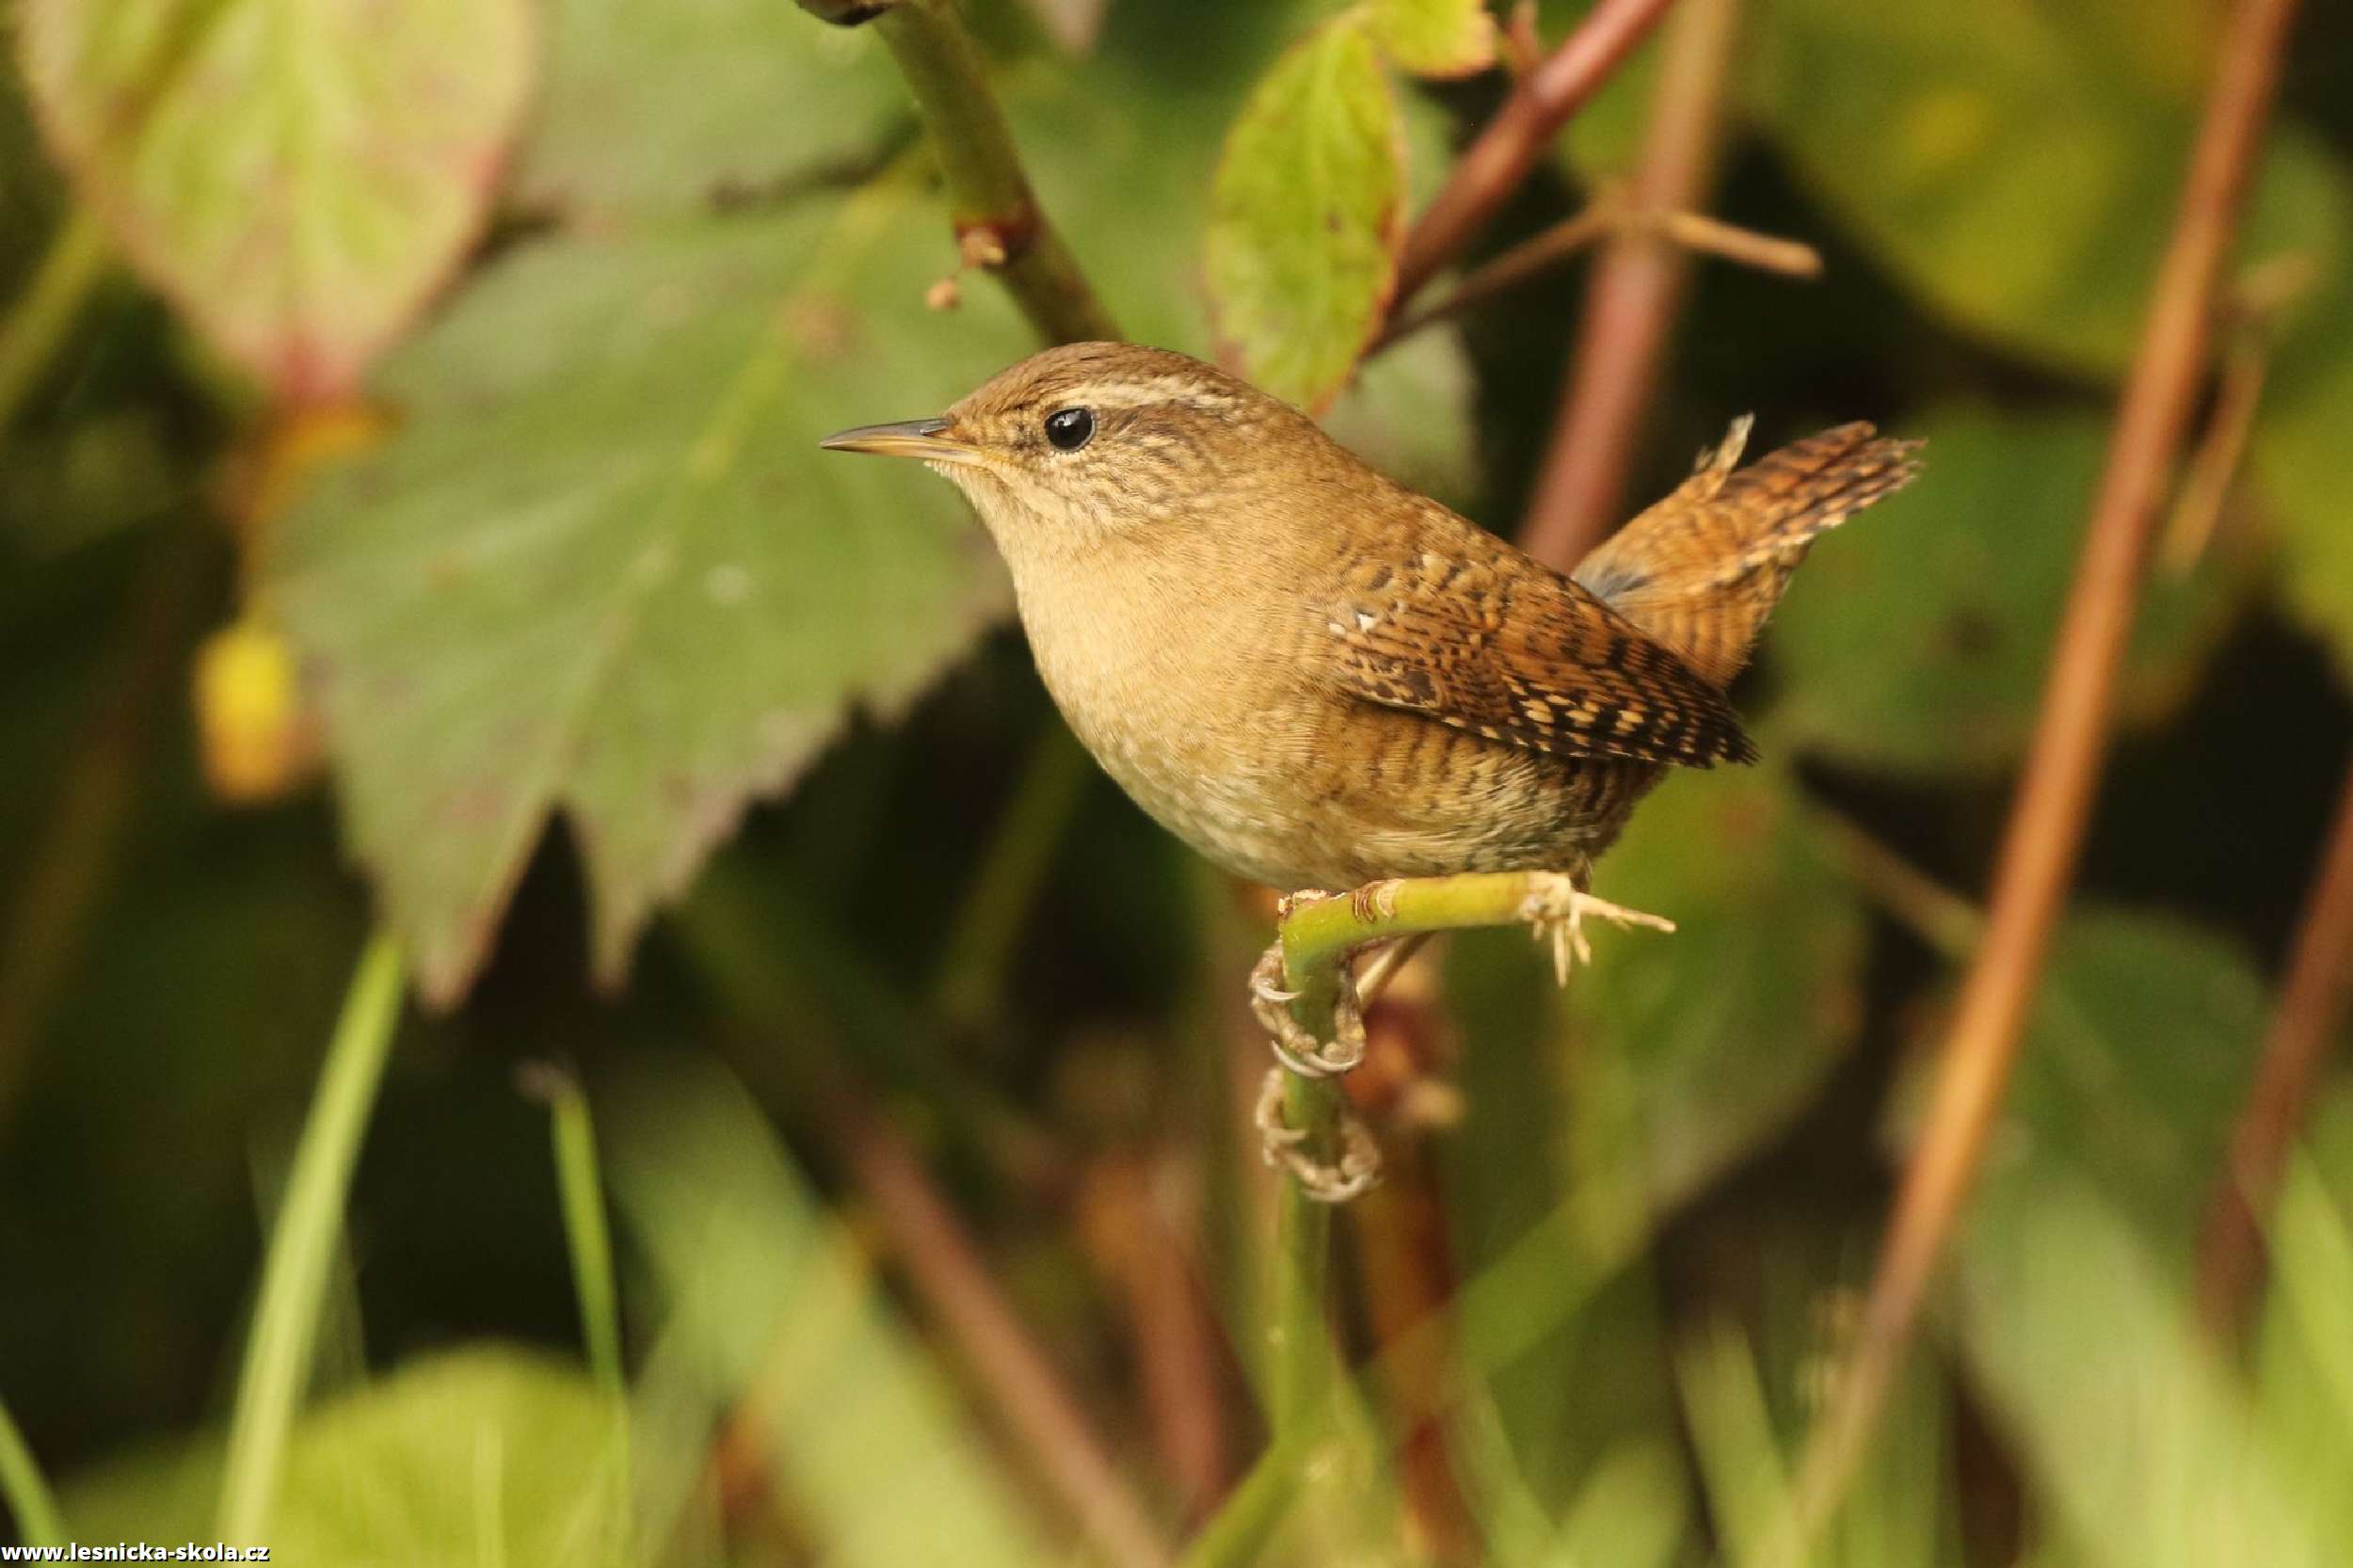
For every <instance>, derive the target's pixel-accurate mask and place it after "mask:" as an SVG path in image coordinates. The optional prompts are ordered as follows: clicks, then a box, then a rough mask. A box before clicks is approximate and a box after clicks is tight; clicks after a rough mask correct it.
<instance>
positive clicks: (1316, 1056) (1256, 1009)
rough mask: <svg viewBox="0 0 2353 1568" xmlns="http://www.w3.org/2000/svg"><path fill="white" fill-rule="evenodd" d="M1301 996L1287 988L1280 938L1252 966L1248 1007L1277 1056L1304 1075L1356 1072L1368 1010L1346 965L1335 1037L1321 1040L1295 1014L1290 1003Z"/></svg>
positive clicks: (1335, 1017)
mask: <svg viewBox="0 0 2353 1568" xmlns="http://www.w3.org/2000/svg"><path fill="white" fill-rule="evenodd" d="M1298 998H1299V993H1298V992H1296V991H1292V990H1288V989H1286V988H1285V987H1284V984H1283V944H1282V943H1281V942H1276V943H1275V944H1274V945H1273V947H1271V948H1269V949H1267V950H1266V952H1264V953H1262V954H1260V955H1259V958H1258V962H1257V967H1256V968H1253V969H1252V970H1251V971H1250V1011H1251V1012H1252V1013H1253V1014H1254V1015H1256V1016H1257V1020H1258V1022H1259V1024H1260V1025H1262V1026H1263V1027H1264V1028H1265V1030H1266V1032H1267V1033H1268V1034H1270V1035H1272V1036H1273V1045H1274V1059H1275V1060H1276V1061H1277V1062H1280V1063H1281V1064H1283V1065H1284V1066H1285V1067H1287V1068H1289V1070H1291V1071H1292V1072H1294V1073H1297V1074H1298V1075H1299V1076H1300V1077H1302V1078H1337V1077H1338V1076H1339V1075H1340V1074H1342V1073H1345V1072H1353V1070H1354V1069H1355V1068H1356V1066H1357V1064H1359V1063H1361V1062H1363V1061H1364V1059H1365V1015H1364V1011H1363V1009H1362V1008H1361V1007H1359V1006H1358V1004H1357V1000H1356V982H1355V979H1354V977H1353V975H1352V974H1351V972H1350V969H1349V968H1348V966H1346V965H1343V966H1342V967H1341V968H1340V977H1339V995H1338V997H1337V998H1336V999H1335V1000H1334V1001H1333V1003H1332V1033H1333V1037H1332V1038H1331V1039H1329V1040H1319V1039H1317V1038H1316V1037H1315V1036H1314V1035H1313V1034H1310V1033H1308V1032H1307V1031H1306V1030H1305V1028H1304V1027H1302V1025H1301V1024H1300V1022H1299V1020H1298V1019H1297V1018H1294V1017H1292V1016H1291V1008H1290V1004H1291V1003H1292V1002H1293V1001H1296V1000H1298Z"/></svg>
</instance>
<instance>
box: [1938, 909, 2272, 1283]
mask: <svg viewBox="0 0 2353 1568" xmlns="http://www.w3.org/2000/svg"><path fill="white" fill-rule="evenodd" d="M2268 1009H2269V1004H2268V1001H2267V999H2266V997H2265V990H2264V985H2263V983H2262V981H2261V980H2260V979H2259V978H2258V977H2257V975H2256V974H2255V971H2254V969H2253V968H2252V966H2250V965H2249V963H2248V961H2247V958H2246V956H2245V955H2244V954H2243V953H2241V952H2238V951H2236V949H2234V948H2233V946H2232V945H2231V944H2230V943H2229V942H2227V941H2225V940H2223V939H2222V938H2220V937H2217V936H2213V935H2212V934H2210V933H2207V932H2204V931H2201V930H2199V929H2198V928H2196V927H2193V926H2189V925H2185V924H2183V923H2182V922H2180V921H2177V920H2169V919H2165V918H2163V917H2159V916H2153V915H2144V914H2137V913H2132V912H2129V911H2125V910H2120V909H2104V908H2099V907H2096V906H2095V907H2093V908H2090V909H2088V910H2084V911H2082V912H2079V913H2077V914H2076V915H2074V916H2073V917H2072V918H2071V919H2070V920H2068V921H2067V923H2066V924H2065V925H2064V926H2062V927H2061V928H2060V931H2059V935H2058V940H2057V946H2056V948H2055V949H2054V951H2053V952H2052V957H2051V966H2050V969H2049V972H2048V973H2047V974H2046V975H2045V976H2044V978H2043V983H2042V988H2041V992H2040V993H2039V994H2038V995H2037V997H2036V1000H2035V1005H2034V1011H2033V1013H2032V1014H2031V1015H2030V1016H2029V1017H2028V1019H2027V1024H2026V1040H2025V1047H2024V1048H2022V1050H2021V1052H2020V1055H2019V1060H2018V1066H2017V1070H2016V1077H2015V1079H2014V1080H2013V1082H2012V1084H2011V1088H2010V1094H2009V1102H2008V1105H2007V1107H2006V1109H2005V1112H2004V1117H2003V1122H2002V1127H2001V1131H2000V1133H1999V1134H1998V1139H1997V1143H1996V1144H1995V1152H1994V1153H1993V1156H1992V1157H1991V1158H1990V1159H1989V1160H1988V1163H1987V1168H1986V1178H1985V1185H1984V1191H1983V1192H1982V1193H1981V1196H1980V1204H1981V1206H1982V1212H1984V1213H1986V1214H2001V1213H2008V1212H2009V1211H2010V1210H2011V1209H2012V1208H2018V1207H2032V1206H2033V1205H2034V1204H2035V1203H2037V1202H2039V1201H2040V1198H2041V1192H2042V1190H2043V1188H2044V1186H2045V1185H2046V1184H2047V1183H2048V1182H2050V1181H2052V1180H2054V1179H2057V1178H2059V1177H2065V1178H2067V1179H2071V1180H2079V1181H2084V1182H2088V1183H2089V1185H2090V1186H2091V1188H2092V1190H2093V1191H2094V1192H2096V1193H2097V1194H2098V1195H2099V1197H2100V1198H2101V1199H2102V1200H2103V1202H2104V1203H2105V1205H2106V1206H2107V1208H2110V1209H2112V1210H2113V1211H2114V1212H2115V1213H2117V1214H2119V1215H2121V1216H2123V1217H2126V1218H2129V1219H2130V1220H2131V1221H2133V1222H2134V1224H2135V1225H2136V1226H2137V1241H2138V1244H2139V1245H2141V1246H2142V1247H2144V1248H2145V1249H2147V1250H2149V1252H2150V1253H2151V1255H2152V1256H2156V1257H2159V1258H2162V1259H2164V1260H2165V1261H2167V1262H2168V1263H2169V1265H2170V1266H2172V1267H2173V1268H2174V1269H2175V1270H2176V1271H2177V1272H2182V1273H2183V1274H2184V1277H2186V1276H2185V1271H2186V1266H2187V1263H2188V1260H2189V1254H2190V1248H2191V1244H2192V1241H2193V1239H2194V1238H2193V1232H2194V1230H2195V1227H2196V1225H2197V1224H2198V1220H2199V1217H2200V1216H2201V1214H2202V1213H2203V1212H2204V1209H2205V1204H2206V1199H2207V1195H2208V1193H2209V1192H2211V1191H2212V1186H2213V1182H2214V1180H2215V1177H2216V1174H2217V1172H2219V1171H2220V1170H2221V1169H2222V1168H2223V1157H2224V1153H2225V1151H2226V1149H2227V1148H2228V1147H2229V1144H2230V1136H2231V1126H2232V1123H2233V1119H2234V1118H2235V1117H2236V1116H2237V1114H2238V1112H2239V1108H2240V1106H2241V1105H2243V1104H2244V1103H2245V1101H2246V1097H2247V1088H2248V1085H2249V1082H2250V1081H2251V1079H2252V1076H2253V1070H2254V1064H2255V1055H2256V1051H2257V1048H2258V1047H2259V1046H2260V1044H2261V1042H2262V1039H2263V1032H2264V1024H2265V1017H2266V1016H2267V1013H2268Z"/></svg>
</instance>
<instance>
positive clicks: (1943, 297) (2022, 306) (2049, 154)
mask: <svg viewBox="0 0 2353 1568" xmlns="http://www.w3.org/2000/svg"><path fill="white" fill-rule="evenodd" d="M2092 9H2096V8H2092ZM1761 20H1763V19H1761ZM2071 20H2073V21H2075V22H2076V23H2077V24H2078V25H2080V26H2082V27H2083V28H2084V29H2085V30H2083V31H2080V32H2079V31H2077V30H2075V29H2074V28H2072V27H2071V26H2070V25H2069V23H2070V21H2071ZM2094 20H2096V18H2073V19H2071V18H2070V17H2069V16H2068V15H2067V14H2065V13H2064V12H2060V13H2057V14H2055V13H2053V12H2052V11H2051V10H2050V9H2049V8H2042V7H2039V6H2037V5H2036V4H2034V3H2033V0H1982V3H1980V4H1977V5H1970V6H1934V7H1929V6H1889V5H1884V4H1880V3H1878V0H1790V3H1789V4H1786V5H1781V6H1776V7H1774V8H1772V9H1771V12H1770V16H1769V27H1768V29H1767V30H1765V31H1764V32H1763V35H1762V37H1761V39H1760V42H1761V44H1762V47H1761V49H1760V52H1759V58H1760V59H1762V60H1764V61H1765V62H1767V63H1766V65H1765V66H1764V68H1763V70H1762V72H1761V81H1760V92H1759V96H1760V98H1761V101H1762V107H1763V110H1764V115H1765V118H1766V120H1767V121H1768V122H1769V125H1770V127H1771V130H1772V134H1773V136H1774V137H1775V139H1776V140H1777V141H1778V142H1779V144H1780V146H1781V148H1782V150H1783V152H1785V154H1786V155H1787V156H1788V158H1789V159H1790V160H1791V161H1792V163H1793V164H1794V165H1795V167H1796V168H1797V170H1798V172H1799V174H1800V175H1801V178H1802V179H1803V180H1804V181H1805V183H1806V184H1809V185H1811V186H1812V187H1813V188H1814V190H1815V191H1816V192H1817V194H1818V195H1819V196H1820V197H1821V199H1822V200H1824V201H1825V202H1827V203H1828V205H1829V206H1830V207H1831V208H1832V210H1833V212H1834V213H1836V214H1837V216H1839V217H1840V218H1841V219H1842V220H1843V221H1844V222H1845V223H1846V224H1847V225H1848V226H1849V228H1850V229H1851V230H1852V231H1853V232H1854V233H1855V234H1856V236H1857V237H1858V238H1860V239H1861V240H1862V241H1863V243H1864V244H1865V246H1867V247H1868V248H1870V249H1871V250H1872V251H1873V252H1874V253H1875V254H1876V255H1877V256H1878V257H1879V258H1880V260H1881V261H1882V262H1883V263H1884V264H1887V265H1888V266H1889V267H1891V268H1892V269H1893V270H1894V271H1895V272H1896V273H1897V275H1898V276H1899V277H1901V278H1902V279H1903V280H1905V281H1906V282H1907V283H1908V284H1909V285H1910V286H1911V287H1912V288H1913V289H1914V290H1916V291H1918V293H1919V294H1920V295H1921V296H1923V297H1925V298H1926V299H1927V300H1928V301H1929V303H1930V304H1931V305H1932V306H1934V307H1935V308H1937V309H1939V310H1941V311H1943V312H1945V313H1946V314H1948V315H1950V316H1951V317H1952V318H1953V319H1954V320H1955V321H1956V322H1958V323H1959V324H1960V325H1961V326H1962V327H1964V328H1968V329H1969V330H1972V331H1975V332H1977V333H1981V334H1983V335H1985V336H1986V337H1988V338H1991V339H1993V341H1994V342H1996V343H1999V344H2003V345H2004V346H2006V347H2009V348H2010V349H2012V350H2015V351H2016V352H2018V353H2021V354H2024V355H2027V356H2030V357H2032V358H2034V359H2036V360H2041V361H2043V362H2045V363H2048V364H2051V365H2054V366H2057V367H2060V368H2063V369H2068V370H2073V371H2081V372H2089V373H2094V374H2107V373H2112V372H2114V371H2116V370H2117V369H2119V368H2121V366H2122V364H2123V363H2124V362H2125V360H2127V358H2128V357H2129V356H2130V354H2131V352H2132V347H2133V344H2134V343H2135V342H2136V341H2137V336H2138V332H2139V328H2140V321H2141V317H2142V314H2143V312H2144V311H2145V310H2146V307H2147V302H2148V290H2149V285H2150V283H2151V281H2152V280H2153V278H2154V276H2155V272H2156V264H2157V258H2158V255H2159V253H2160V251H2161V249H2162V248H2163V245H2164V241H2165V236H2166V234H2167V232H2168V231H2169V228H2170V225H2171V222H2172V216H2173V211H2174V206H2175V202H2176V200H2177V198H2178V195H2179V191H2180V187H2181V182H2182V175H2183V170H2184V168H2185V158H2186V155H2187V152H2188V146H2189V138H2190V133H2191V129H2192V125H2193V123H2194V120H2195V115H2196V107H2197V90H2196V88H2195V86H2194V85H2185V86H2184V87H2183V88H2181V89H2180V90H2178V91H2177V92H2169V91H2168V90H2166V89H2165V88H2164V86H2163V85H2162V84H2163V83H2164V82H2165V80H2166V79H2167V73H2168V72H2167V68H2166V67H2164V66H2162V65H2161V64H2152V65H2145V66H2143V67H2142V68H2139V69H2136V66H2135V64H2134V63H2133V62H2131V61H2130V60H2129V59H2128V57H2127V56H2126V54H2125V52H2123V51H2121V50H2118V49H2115V48H2113V47H2106V46H2104V44H2103V41H2102V39H2103V32H2102V30H2101V29H2100V28H2098V27H2096V26H2092V25H2090V23H2091V21H2094ZM2110 30H2112V28H2111V29H2110ZM2330 184H2331V180H2330V175H2329V168H2328V164H2327V160H2326V158H2325V156H2324V155H2323V154H2322V152H2320V150H2319V148H2318V145H2317V143H2316V142H2314V140H2313V138H2311V137H2309V136H2300V135H2296V134H2293V130H2292V128H2288V129H2286V130H2283V132H2282V133H2281V134H2276V135H2275V136H2274V137H2273V140H2272V144H2271V146H2270V149H2269V150H2268V152H2267V154H2266V159H2265V176H2264V178H2263V180H2262V181H2261V183H2260V185H2259V188H2258V191H2257V196H2256V200H2255V203H2254V208H2253V212H2252V214H2251V216H2250V220H2249V224H2248V230H2247V234H2246V236H2245V241H2246V243H2245V247H2244V249H2245V253H2246V254H2248V255H2250V256H2260V255H2264V254H2265V253H2267V252H2269V251H2272V250H2276V249H2281V248H2308V247H2309V248H2317V249H2319V250H2320V251H2322V252H2323V253H2325V254H2327V255H2331V256H2341V255H2343V254H2345V238H2346V232H2347V222H2348V220H2347V215H2346V212H2345V202H2344V200H2343V199H2342V196H2341V194H2337V193H2333V192H2332V191H2331V190H2330Z"/></svg>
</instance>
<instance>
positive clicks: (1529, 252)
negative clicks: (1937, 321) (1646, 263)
mask: <svg viewBox="0 0 2353 1568" xmlns="http://www.w3.org/2000/svg"><path fill="white" fill-rule="evenodd" d="M1642 226H1647V227H1648V228H1650V230H1651V231H1652V232H1656V233H1657V234H1658V235H1659V236H1660V237H1661V238H1664V239H1667V240H1671V241H1673V243H1674V244H1676V245H1679V246H1682V247H1683V248H1685V249H1687V250H1700V251H1705V252H1706V253H1708V254H1709V255H1713V256H1721V257H1722V258H1724V259H1725V260H1726V261H1730V262H1738V263H1740V264H1742V265H1744V266H1753V267H1755V268H1757V269H1759V270H1760V271H1764V272H1775V273H1779V274H1781V275H1782V276H1783V277H1785V278H1818V277H1820V276H1821V275H1822V254H1821V252H1820V251H1818V250H1817V249H1815V248H1813V247H1812V246H1810V245H1807V244H1805V243H1804V242H1803V241H1801V240H1790V239H1783V238H1781V237H1780V236H1779V235H1776V234H1760V233H1758V232H1756V231H1755V230H1753V229H1743V228H1741V227H1740V226H1739V225H1737V224H1733V223H1726V222H1724V221H1722V220H1721V219H1720V218H1713V217H1707V216H1704V215H1702V214H1699V213H1654V214H1641V213H1636V212H1633V211H1630V210H1628V209H1627V208H1626V207H1625V205H1624V203H1623V202H1621V201H1620V200H1616V199H1614V198H1612V197H1610V196H1601V197H1597V198H1595V199H1594V200H1593V202H1592V203H1591V204H1590V205H1588V206H1586V207H1585V208H1584V209H1583V210H1582V211H1580V212H1577V213H1575V214H1573V215H1571V216H1568V217H1565V218H1562V219H1561V221H1560V222H1558V223H1556V224H1554V225H1553V226H1552V227H1551V228H1549V229H1546V230H1545V231H1544V232H1541V233H1537V234H1532V235H1530V236H1529V238H1527V239H1525V240H1522V241H1521V242H1520V243H1519V244H1517V245H1515V246H1513V247H1512V248H1511V249H1509V250H1506V251H1505V252H1503V253H1502V254H1501V255H1499V256H1497V257H1496V258H1495V259H1494V260H1493V261H1490V262H1486V263H1483V264H1481V265H1479V266H1477V267H1475V268H1473V269H1472V270H1471V271H1470V272H1469V273H1468V274H1467V275H1466V276H1465V278H1464V279H1463V280H1462V281H1461V282H1460V283H1457V284H1456V285H1455V286H1454V290H1453V292H1452V293H1450V294H1449V295H1448V296H1446V297H1445V298H1444V299H1441V300H1439V301H1438V302H1437V303H1436V304H1434V305H1428V306H1425V307H1423V308H1422V309H1420V310H1418V311H1416V312H1413V313H1412V314H1410V315H1407V316H1404V317H1401V318H1400V319H1399V320H1397V321H1395V322H1392V323H1391V324H1390V325H1389V326H1387V327H1386V328H1383V329H1382V332H1381V335H1380V336H1379V337H1377V338H1375V339H1374V340H1373V342H1372V346H1371V347H1370V348H1369V349H1367V350H1365V357H1366V358H1367V359H1370V358H1371V357H1372V356H1373V355H1375V354H1379V353H1381V352H1383V351H1384V350H1385V349H1388V348H1391V347H1393V346H1395V345H1396V344H1398V343H1400V342H1401V341H1402V340H1404V339H1406V338H1410V337H1412V336H1413V335H1414V334H1415V333H1417V332H1418V331H1420V330H1421V329H1422V328H1426V327H1433V326H1435V325H1436V324H1437V323H1439V322H1441V321H1445V320H1447V319H1449V317H1452V316H1457V315H1460V314H1462V313H1463V312H1465V311H1467V310H1469V309H1470V308H1471V307H1472V306H1474V305H1478V304H1480V303H1481V302H1483V301H1485V300H1487V299H1490V298H1493V297H1494V296H1497V295H1498V294H1501V293H1503V292H1504V291H1505V290H1506V289H1513V288H1517V287H1518V286H1519V285H1520V284H1522V283H1525V282H1527V281H1528V280H1529V279H1531V278H1534V277H1536V276H1537V275H1538V274H1540V273H1542V272H1543V271H1545V268H1547V267H1550V266H1554V265H1557V264H1560V263H1561V262H1564V261H1567V260H1568V259H1569V258H1570V257H1572V256H1574V255H1576V254H1577V252H1578V251H1580V250H1582V249H1584V248H1586V247H1587V246H1589V245H1591V244H1593V242H1594V241H1595V240H1598V239H1601V238H1603V237H1604V236H1605V235H1608V234H1609V233H1612V232H1619V231H1622V230H1630V229H1634V228H1638V227H1642Z"/></svg>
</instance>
